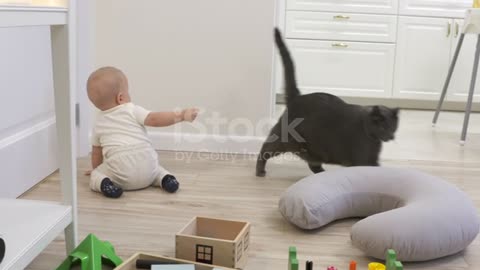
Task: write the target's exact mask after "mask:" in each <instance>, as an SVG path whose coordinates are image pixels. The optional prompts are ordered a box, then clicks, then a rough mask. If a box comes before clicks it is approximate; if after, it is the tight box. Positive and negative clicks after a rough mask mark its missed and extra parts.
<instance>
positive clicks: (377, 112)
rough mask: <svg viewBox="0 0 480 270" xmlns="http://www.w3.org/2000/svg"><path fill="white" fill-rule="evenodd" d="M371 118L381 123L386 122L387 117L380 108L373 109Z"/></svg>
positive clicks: (374, 107)
mask: <svg viewBox="0 0 480 270" xmlns="http://www.w3.org/2000/svg"><path fill="white" fill-rule="evenodd" d="M370 118H372V120H373V121H374V122H381V121H383V120H385V116H384V115H383V114H382V111H381V110H380V107H378V106H373V107H372V110H371V111H370Z"/></svg>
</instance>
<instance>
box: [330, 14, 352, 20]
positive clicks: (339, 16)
mask: <svg viewBox="0 0 480 270" xmlns="http://www.w3.org/2000/svg"><path fill="white" fill-rule="evenodd" d="M333 18H334V19H335V20H348V19H350V16H345V15H336V16H333Z"/></svg>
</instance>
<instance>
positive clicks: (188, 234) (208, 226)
mask: <svg viewBox="0 0 480 270" xmlns="http://www.w3.org/2000/svg"><path fill="white" fill-rule="evenodd" d="M175 241H176V243H175V257H177V258H179V259H184V260H189V261H195V262H199V263H205V264H213V265H220V266H224V267H229V268H243V267H244V266H245V265H246V263H247V259H248V249H249V246H250V223H248V222H244V221H234V220H224V219H214V218H206V217H195V218H193V219H192V220H191V221H190V223H188V224H187V226H185V227H184V228H183V229H182V230H181V231H180V232H179V233H177V234H176V236H175Z"/></svg>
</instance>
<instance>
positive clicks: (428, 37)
mask: <svg viewBox="0 0 480 270" xmlns="http://www.w3.org/2000/svg"><path fill="white" fill-rule="evenodd" d="M451 22H452V20H450V19H441V18H420V17H400V18H399V22H398V37H397V53H396V61H395V83H394V85H395V86H394V97H397V98H408V99H438V97H439V96H440V93H441V89H442V86H443V81H444V78H445V76H446V75H447V71H448V65H449V60H450V49H451V37H450V36H451V34H452V33H451V31H449V30H448V29H449V28H450V29H451Z"/></svg>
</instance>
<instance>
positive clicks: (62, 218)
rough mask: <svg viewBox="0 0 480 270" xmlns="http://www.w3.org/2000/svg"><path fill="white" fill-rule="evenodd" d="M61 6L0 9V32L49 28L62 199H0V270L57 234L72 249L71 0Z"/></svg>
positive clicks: (9, 269) (13, 267)
mask: <svg viewBox="0 0 480 270" xmlns="http://www.w3.org/2000/svg"><path fill="white" fill-rule="evenodd" d="M67 6H69V8H68V9H67V8H62V7H51V6H50V7H42V6H34V5H31V6H29V5H23V6H16V5H2V4H0V27H20V26H40V25H45V26H50V35H51V42H52V65H53V82H54V93H55V114H56V127H57V140H58V150H59V151H58V160H59V167H60V180H61V183H62V195H63V202H62V204H60V203H47V202H41V201H26V200H13V199H0V235H2V237H3V239H4V240H5V242H6V257H5V259H4V261H3V262H2V263H1V264H0V270H19V269H24V268H25V267H26V266H28V264H30V262H31V261H32V260H33V259H34V258H35V257H36V256H37V255H38V254H40V252H41V251H42V250H43V249H44V248H46V247H47V245H48V244H49V243H50V242H51V241H52V240H53V239H55V237H57V236H58V235H59V234H61V233H62V232H65V243H66V250H67V253H70V252H71V251H73V249H74V248H75V247H76V245H77V190H76V186H77V163H76V147H75V145H76V144H75V143H76V140H75V139H76V138H75V131H76V127H75V103H76V100H75V97H76V93H77V92H76V83H77V82H76V64H77V63H76V57H77V54H76V1H75V0H69V1H68V5H67ZM7 102H8V101H7Z"/></svg>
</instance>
